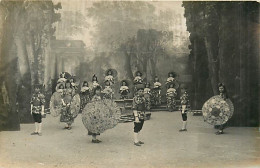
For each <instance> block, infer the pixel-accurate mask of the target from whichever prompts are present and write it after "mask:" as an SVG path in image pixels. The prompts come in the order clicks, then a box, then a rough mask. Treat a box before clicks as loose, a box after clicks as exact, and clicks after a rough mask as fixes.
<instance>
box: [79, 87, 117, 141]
mask: <svg viewBox="0 0 260 168" xmlns="http://www.w3.org/2000/svg"><path fill="white" fill-rule="evenodd" d="M94 93H95V94H94V96H93V98H92V101H91V102H90V103H88V104H87V105H86V107H85V108H84V109H83V111H82V122H83V124H84V126H85V127H86V128H87V130H88V135H91V136H92V143H100V142H101V141H100V140H99V139H97V136H98V135H100V134H101V133H103V132H104V131H105V130H107V129H111V128H113V127H115V126H116V125H117V124H118V122H119V120H120V116H121V111H120V109H119V108H118V107H117V105H116V103H115V102H114V101H112V100H110V99H104V100H102V98H101V87H100V86H97V87H96V88H95V90H94Z"/></svg>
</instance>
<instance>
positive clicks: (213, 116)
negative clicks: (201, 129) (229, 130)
mask: <svg viewBox="0 0 260 168" xmlns="http://www.w3.org/2000/svg"><path fill="white" fill-rule="evenodd" d="M218 91H219V94H218V95H215V96H213V97H211V98H210V99H209V100H207V101H206V102H205V103H204V105H203V106H202V115H203V118H204V121H206V122H207V123H209V124H211V125H214V127H215V128H218V129H219V130H218V131H217V132H216V135H221V134H223V133H224V131H223V130H224V128H225V125H226V124H227V122H228V120H229V119H230V118H231V117H232V115H233V113H234V105H233V103H232V102H231V100H230V99H229V97H228V94H227V90H226V87H225V85H224V84H223V83H219V84H218Z"/></svg>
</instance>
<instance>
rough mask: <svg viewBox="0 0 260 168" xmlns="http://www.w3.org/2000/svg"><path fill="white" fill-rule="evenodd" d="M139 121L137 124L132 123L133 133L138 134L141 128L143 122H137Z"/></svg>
mask: <svg viewBox="0 0 260 168" xmlns="http://www.w3.org/2000/svg"><path fill="white" fill-rule="evenodd" d="M139 121H140V122H139V123H136V122H134V132H135V133H138V132H140V131H141V130H142V128H143V125H144V120H143V119H142V120H139Z"/></svg>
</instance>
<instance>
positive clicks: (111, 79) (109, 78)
mask: <svg viewBox="0 0 260 168" xmlns="http://www.w3.org/2000/svg"><path fill="white" fill-rule="evenodd" d="M105 81H109V82H110V86H112V85H113V84H114V76H113V72H112V70H111V69H109V70H108V71H107V73H106V76H105Z"/></svg>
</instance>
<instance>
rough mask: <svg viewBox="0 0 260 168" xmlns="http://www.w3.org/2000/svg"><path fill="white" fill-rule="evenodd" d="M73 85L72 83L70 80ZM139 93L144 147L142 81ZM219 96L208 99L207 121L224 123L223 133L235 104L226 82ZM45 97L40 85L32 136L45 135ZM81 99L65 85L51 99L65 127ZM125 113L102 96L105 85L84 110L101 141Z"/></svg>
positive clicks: (136, 106)
mask: <svg viewBox="0 0 260 168" xmlns="http://www.w3.org/2000/svg"><path fill="white" fill-rule="evenodd" d="M66 85H67V86H70V85H71V84H70V82H69V81H67V82H66ZM136 90H137V92H136V94H135V96H134V98H133V105H132V109H133V115H134V117H135V121H134V145H136V146H140V145H141V144H143V143H144V142H142V141H139V140H138V133H139V132H140V131H141V129H142V127H143V124H144V116H145V111H146V110H145V98H144V87H143V85H142V84H137V85H136ZM218 90H219V95H216V96H213V97H212V98H210V99H209V100H208V101H206V102H205V104H204V105H203V108H202V112H203V117H204V120H205V121H206V122H208V123H210V124H212V125H220V130H219V131H218V132H217V133H216V134H217V135H220V134H223V129H224V124H225V123H226V122H227V121H228V120H229V119H230V118H231V117H232V115H233V112H234V107H233V104H232V102H231V101H230V99H229V98H228V94H227V91H226V88H225V85H224V84H219V85H218ZM44 103H45V98H44V95H43V94H42V93H40V89H39V88H38V87H36V88H35V93H34V94H33V96H32V101H31V114H32V116H33V118H34V121H35V131H34V132H33V133H32V135H41V126H42V115H43V114H44ZM79 104H80V98H79V95H78V94H74V93H73V89H72V88H71V87H67V88H65V91H62V92H55V93H54V94H53V95H52V97H51V101H50V108H51V114H52V116H54V117H57V116H60V121H61V122H65V123H66V126H65V129H71V124H72V123H73V121H74V119H75V118H76V117H77V115H78V112H79V110H80V105H79ZM188 104H189V100H188V96H187V95H185V93H184V94H183V95H182V96H181V115H182V119H183V128H182V129H181V130H180V132H183V131H187V129H186V125H187V112H188V108H187V106H188ZM120 116H121V112H120V109H119V108H118V107H117V105H116V103H115V102H114V101H113V100H111V99H102V98H101V87H99V86H97V87H96V88H95V90H94V96H93V97H92V100H91V101H90V102H88V103H87V104H86V106H85V107H84V108H83V109H82V122H83V124H84V126H85V127H86V128H87V130H88V132H89V135H92V142H93V143H99V142H101V141H100V140H98V139H97V138H96V136H97V135H100V133H103V132H104V131H105V130H107V129H110V128H113V127H115V126H116V125H117V124H118V122H119V119H120Z"/></svg>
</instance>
